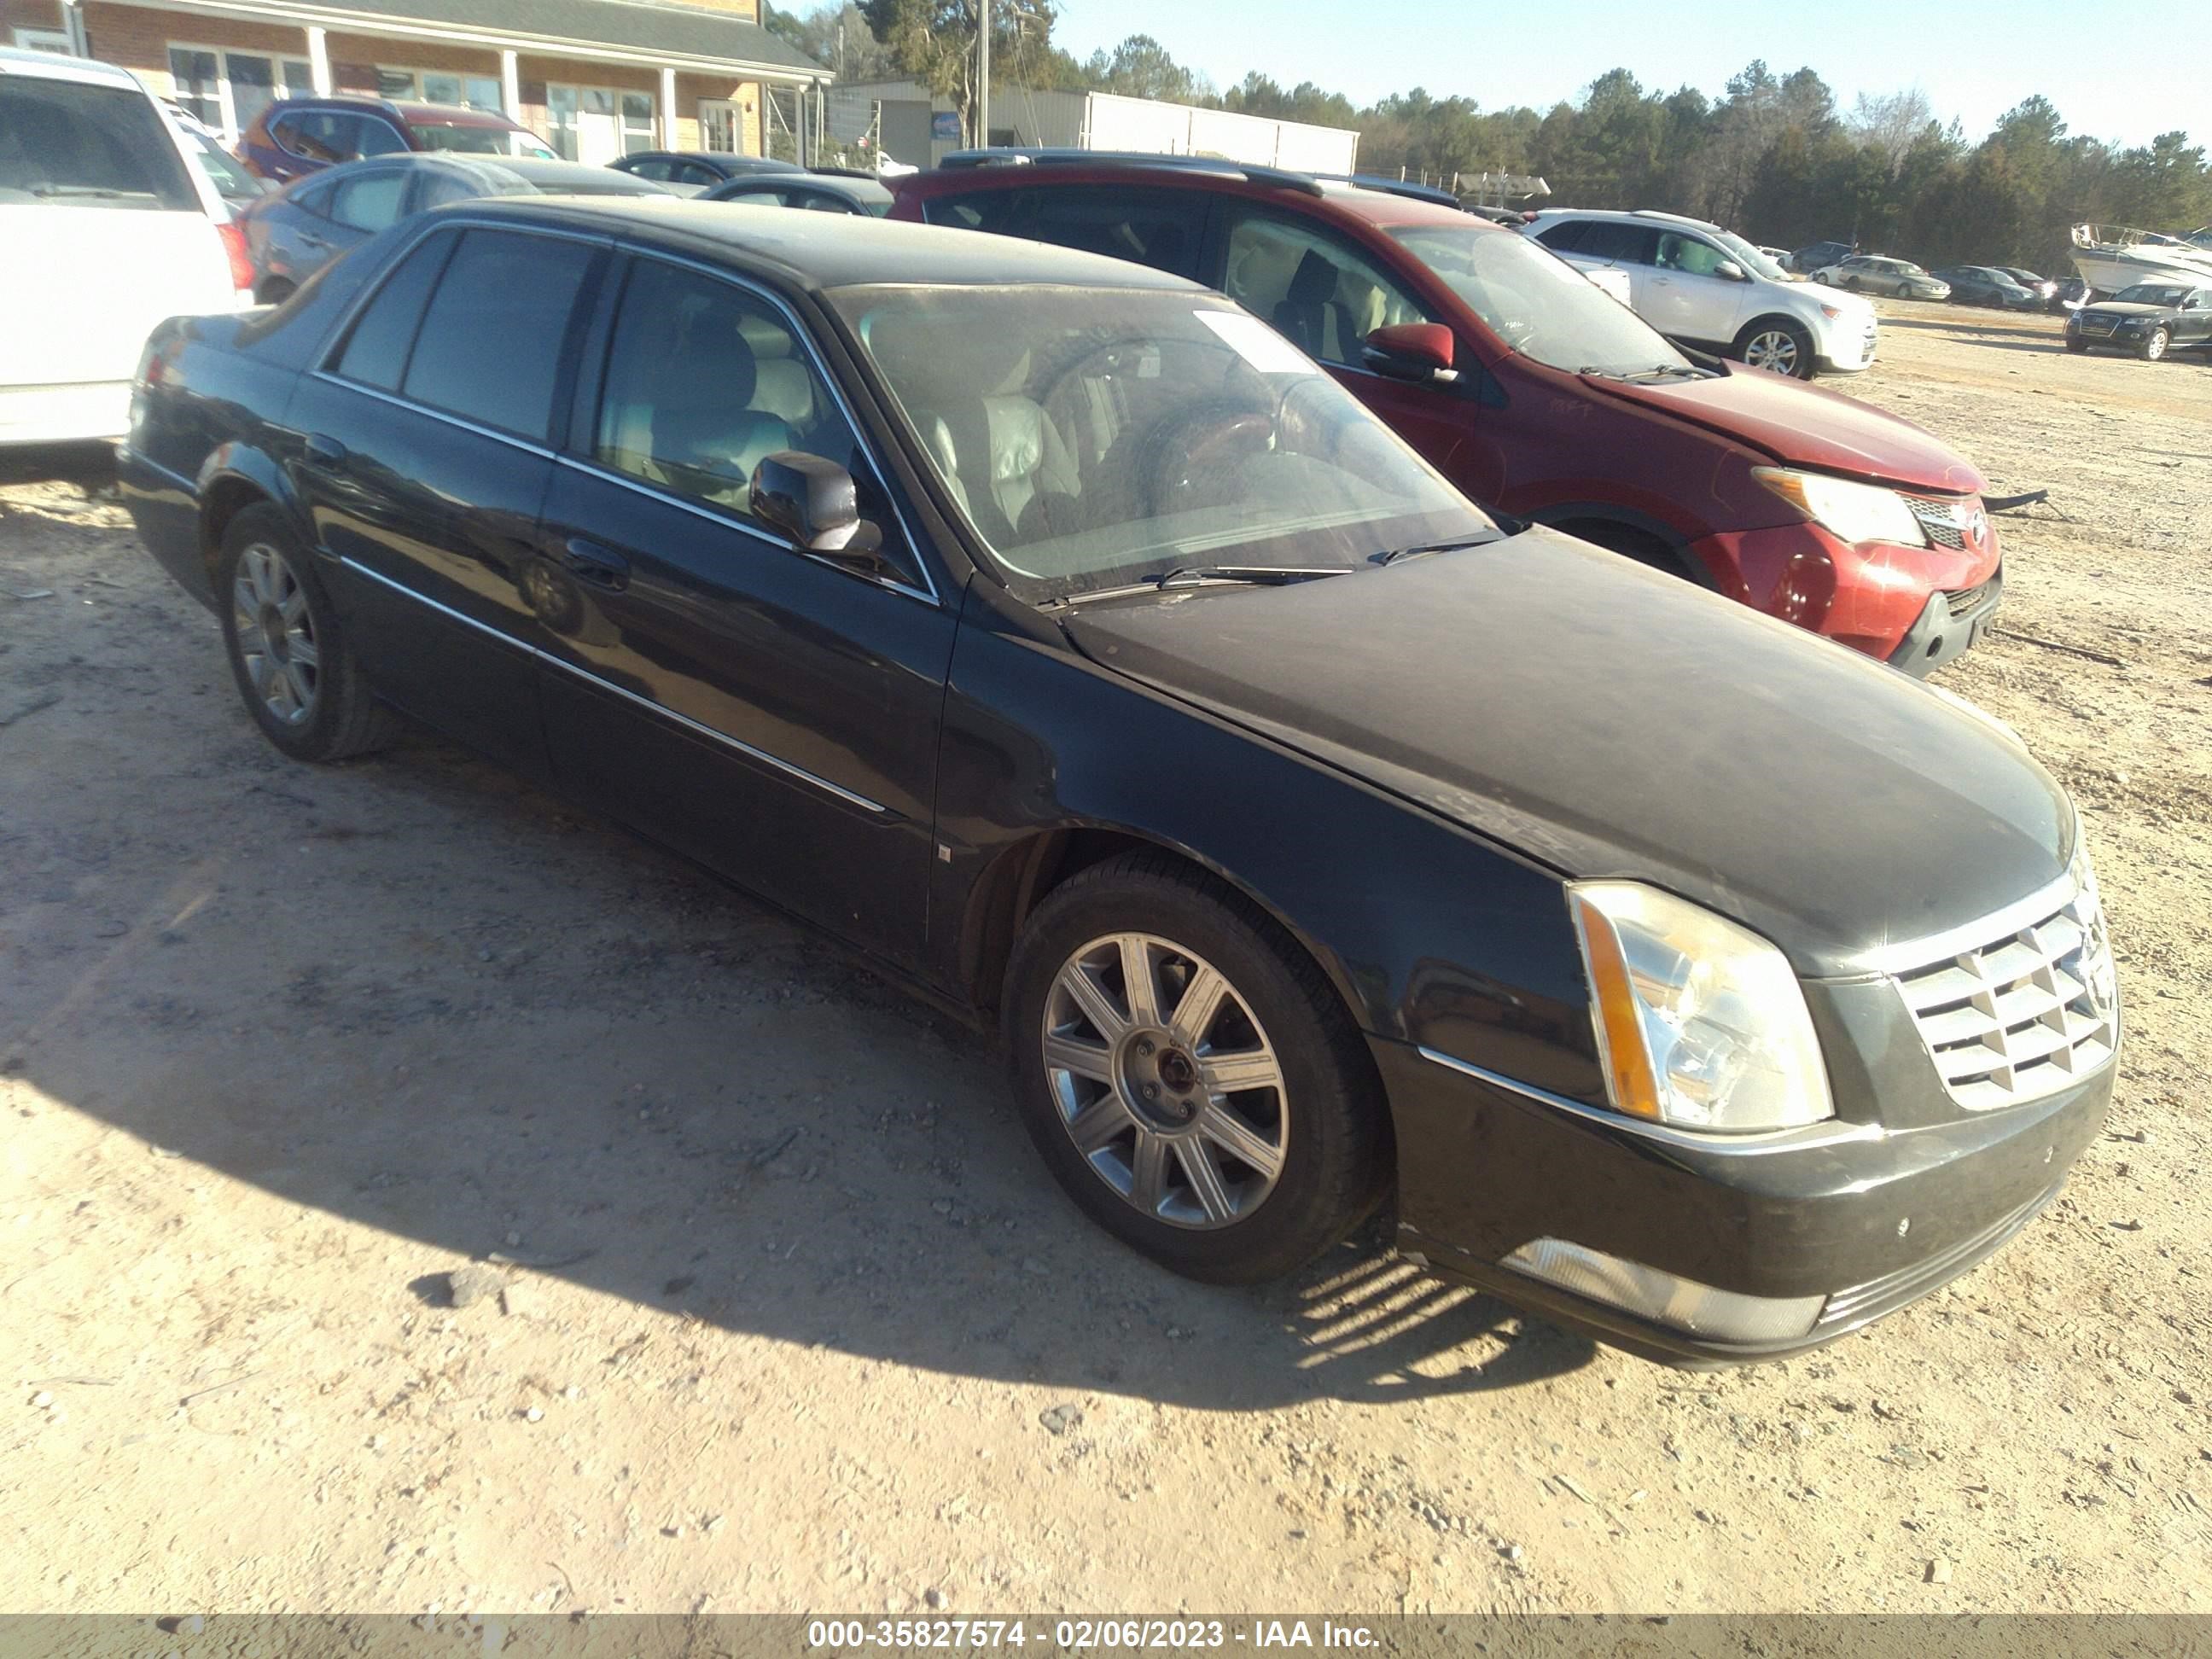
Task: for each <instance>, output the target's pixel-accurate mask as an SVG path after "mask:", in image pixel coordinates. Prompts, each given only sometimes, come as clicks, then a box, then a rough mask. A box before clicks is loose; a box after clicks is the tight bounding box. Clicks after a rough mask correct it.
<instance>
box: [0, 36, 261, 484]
mask: <svg viewBox="0 0 2212 1659" xmlns="http://www.w3.org/2000/svg"><path fill="white" fill-rule="evenodd" d="M0 248H4V249H5V250H6V252H5V255H4V257H0V445H7V444H36V443H64V442H71V441H77V440H82V439H103V438H120V437H122V436H123V435H125V433H127V432H128V431H129V430H130V428H131V379H132V376H133V375H134V374H136V373H137V368H138V358H139V354H140V352H141V351H142V349H143V348H144V346H145V343H146V337H147V336H148V335H149V334H150V333H152V332H153V331H154V325H155V324H156V323H159V322H160V321H161V319H164V318H166V317H173V316H177V315H179V314H180V313H207V312H211V311H230V310H234V309H237V308H238V307H241V306H246V305H250V304H251V303H252V286H253V270H252V264H250V263H249V262H248V260H247V259H246V244H245V239H244V237H243V235H242V234H240V232H239V230H238V228H236V227H234V226H233V225H232V224H231V223H230V215H229V212H228V210H227V209H226V208H225V207H224V205H223V200H222V195H221V194H220V192H219V191H217V190H216V186H215V184H214V183H213V181H212V180H211V179H210V178H209V177H208V175H207V174H206V173H204V172H203V171H202V170H201V169H200V168H199V167H197V166H195V165H194V164H193V163H192V161H191V160H190V158H189V155H188V153H187V151H186V149H185V138H184V136H183V135H182V134H181V133H180V132H179V131H178V130H177V129H176V128H175V127H174V126H173V125H171V123H170V122H169V121H168V120H167V118H165V117H164V116H163V115H162V113H161V106H159V105H158V104H156V103H155V101H154V99H153V97H152V95H151V94H149V93H148V92H147V90H146V88H144V87H143V86H142V85H140V84H139V82H138V81H137V78H136V77H135V76H131V75H130V74H129V73H127V72H126V71H125V70H119V69H116V68H114V67H113V66H112V65H111V64H94V63H88V62H87V61H86V60H84V59H82V58H64V57H58V56H57V55H55V54H54V53H52V52H16V51H14V50H10V49H5V48H0Z"/></svg>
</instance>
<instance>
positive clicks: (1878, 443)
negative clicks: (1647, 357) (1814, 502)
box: [1587, 364, 1983, 495]
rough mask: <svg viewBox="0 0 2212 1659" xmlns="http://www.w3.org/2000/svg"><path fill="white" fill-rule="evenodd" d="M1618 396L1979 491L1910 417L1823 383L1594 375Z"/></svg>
mask: <svg viewBox="0 0 2212 1659" xmlns="http://www.w3.org/2000/svg"><path fill="white" fill-rule="evenodd" d="M1587 384H1589V385H1590V386H1595V387H1596V388H1597V389H1598V390H1599V391H1601V392H1606V393H1607V394H1608V395H1610V396H1612V397H1615V398H1624V399H1626V401H1628V402H1630V403H1635V404H1643V405H1644V407H1646V408H1649V409H1656V410H1664V411H1665V412H1666V413H1668V414H1669V415H1674V416H1679V417H1680V418H1681V419H1683V420H1686V421H1692V422H1696V423H1697V424H1698V425H1699V426H1702V427H1705V428H1709V429H1711V430H1712V431H1714V432H1717V433H1720V434H1721V435H1723V436H1725V437H1730V438H1735V439H1736V440H1737V441H1740V442H1743V443H1747V444H1750V445H1752V446H1753V447H1756V448H1759V449H1763V450H1765V452H1766V453H1768V454H1770V455H1771V456H1773V457H1774V458H1775V459H1777V460H1779V461H1784V462H1787V463H1788V464H1790V465H1792V466H1804V467H1810V468H1812V469H1813V470H1814V471H1819V472H1839V473H1843V474H1844V475H1846V476H1848V477H1855V478H1868V479H1871V480H1873V481H1875V482H1876V483H1888V484H1901V485H1903V486H1905V488H1906V489H1921V490H1931V491H1934V492H1935V493H1936V494H1938V495H1978V494H1980V493H1981V489H1982V483H1983V480H1982V475H1981V473H1980V472H1979V471H1977V470H1976V469H1975V467H1974V466H1973V465H1972V462H1970V461H1967V460H1966V459H1965V458H1963V457H1962V456H1960V454H1958V453H1956V452H1955V451H1954V450H1952V449H1951V448H1950V447H1948V446H1947V445H1945V444H1944V443H1943V442H1942V441H1940V440H1939V439H1937V438H1936V437H1934V436H1933V435H1930V434H1929V433H1926V432H1923V431H1922V430H1921V429H1920V428H1918V427H1917V426H1915V425H1913V424H1912V422H1910V421H1904V420H1899V418H1898V417H1897V416H1894V415H1891V414H1888V413H1886V412H1885V411H1883V410H1879V409H1875V407H1873V406H1872V405H1871V404H1863V403H1861V402H1859V401H1858V400H1857V398H1846V397H1844V396H1843V395H1842V394H1841V393H1839V392H1830V391H1828V390H1826V388H1824V387H1821V386H1808V384H1806V383H1805V382H1804V381H1802V380H1790V378H1788V377H1787V376H1785V375H1781V374H1764V373H1762V372H1759V371H1758V370H1755V369H1746V368H1740V367H1738V366H1735V365H1733V364H1731V365H1730V366H1729V373H1728V374H1725V375H1713V376H1710V377H1708V378H1705V379H1703V380H1656V381H1653V382H1650V384H1648V385H1635V384H1632V383H1631V382H1629V381H1626V380H1599V379H1596V378H1595V377H1592V378H1590V379H1589V380H1588V381H1587Z"/></svg>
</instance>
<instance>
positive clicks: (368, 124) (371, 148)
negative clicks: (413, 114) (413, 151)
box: [356, 115, 409, 155]
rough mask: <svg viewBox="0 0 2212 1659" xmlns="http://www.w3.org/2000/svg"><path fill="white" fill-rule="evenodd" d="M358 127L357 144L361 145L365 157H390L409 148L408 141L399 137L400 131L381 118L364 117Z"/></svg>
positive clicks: (360, 151) (361, 151)
mask: <svg viewBox="0 0 2212 1659" xmlns="http://www.w3.org/2000/svg"><path fill="white" fill-rule="evenodd" d="M358 125H359V137H358V138H357V139H356V143H357V144H358V145H359V153H360V154H362V155H391V154H392V152H393V151H395V150H403V149H407V148H408V147H409V146H408V143H407V141H406V139H404V138H403V137H400V136H399V130H398V128H397V127H395V126H393V125H392V123H391V122H389V121H386V120H385V119H384V118H382V117H380V116H375V115H364V116H362V117H361V118H359V123H358Z"/></svg>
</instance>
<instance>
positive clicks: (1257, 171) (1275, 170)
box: [937, 145, 1322, 196]
mask: <svg viewBox="0 0 2212 1659" xmlns="http://www.w3.org/2000/svg"><path fill="white" fill-rule="evenodd" d="M937 165H938V166H939V167H1037V166H1060V165H1073V166H1077V167H1082V166H1104V167H1163V168H1166V169H1168V170H1169V171H1171V172H1182V173H1226V174H1230V175H1231V176H1234V177H1237V178H1243V179H1250V180H1251V181H1252V182H1253V183H1254V184H1255V185H1278V186H1279V187H1280V188H1282V189H1284V190H1295V191H1300V192H1302V193H1304V194H1305V195H1308V196H1318V195H1320V194H1321V193H1322V188H1321V185H1320V184H1319V183H1318V182H1316V179H1315V178H1314V175H1313V174H1311V173H1292V172H1291V171H1290V170H1289V169H1288V168H1286V167H1254V166H1251V165H1250V164H1249V163H1247V162H1243V161H1231V160H1229V159H1228V157H1226V156H1219V155H1156V154H1153V153H1152V152H1151V151H1148V150H1121V149H1057V148H1048V147H1044V146H1030V145H1000V146H994V147H993V148H991V149H956V150H954V151H953V152H952V153H951V155H947V156H945V158H944V159H943V160H942V161H939V162H938V164H937Z"/></svg>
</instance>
